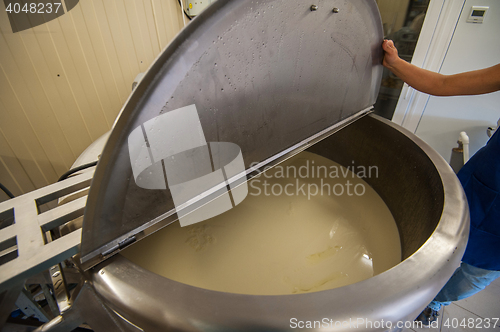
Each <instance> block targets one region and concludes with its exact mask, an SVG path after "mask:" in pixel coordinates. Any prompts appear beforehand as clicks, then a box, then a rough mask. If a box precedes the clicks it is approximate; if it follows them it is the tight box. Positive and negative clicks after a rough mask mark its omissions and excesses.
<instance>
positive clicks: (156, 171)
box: [81, 0, 383, 268]
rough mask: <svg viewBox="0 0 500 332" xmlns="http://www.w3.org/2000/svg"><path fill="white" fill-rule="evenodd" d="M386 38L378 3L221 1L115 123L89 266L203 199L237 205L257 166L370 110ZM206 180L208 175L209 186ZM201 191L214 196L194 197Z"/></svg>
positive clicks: (85, 250) (86, 229)
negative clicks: (244, 181) (219, 199)
mask: <svg viewBox="0 0 500 332" xmlns="http://www.w3.org/2000/svg"><path fill="white" fill-rule="evenodd" d="M312 4H315V5H317V9H316V10H312V9H313V8H312V7H311V5H312ZM333 8H338V10H336V11H334V10H333ZM382 39H383V32H382V26H381V20H380V16H379V13H378V9H377V5H376V3H375V1H373V0H349V1H340V0H332V1H324V0H321V1H317V3H307V2H304V1H303V0H274V1H273V0H271V1H249V0H218V1H216V2H215V3H213V4H212V5H211V6H209V7H208V8H207V9H206V10H205V11H204V12H203V13H202V14H201V15H199V16H198V17H196V18H195V19H194V20H193V21H192V22H190V23H189V24H188V25H187V26H186V27H185V28H184V29H183V30H182V31H181V32H180V33H179V35H178V36H177V37H176V38H175V39H174V40H173V41H172V42H171V43H170V44H169V45H168V47H167V48H166V49H165V50H164V51H163V52H162V54H161V55H160V56H159V57H158V58H157V59H156V61H155V62H154V63H153V65H152V66H151V67H150V68H149V70H148V72H147V73H146V75H145V76H144V78H143V79H142V81H141V82H140V83H139V85H138V86H137V88H136V89H135V91H134V92H133V94H132V95H131V96H130V98H129V99H128V100H127V102H126V104H125V106H124V108H123V110H122V111H121V114H120V116H119V118H118V120H117V121H116V123H115V125H114V128H113V131H112V133H111V135H110V137H109V140H108V142H107V144H106V147H105V148H104V151H103V153H102V156H101V158H100V161H99V165H98V167H97V170H96V172H95V176H94V179H93V181H92V186H91V189H90V193H89V197H88V201H87V206H86V211H85V218H84V224H83V232H82V245H81V254H82V262H84V267H86V268H88V267H90V266H93V265H95V264H96V263H98V262H100V261H102V260H103V259H105V258H106V257H107V256H109V255H111V254H113V253H115V252H117V251H118V250H120V249H121V248H123V247H125V246H126V245H129V244H130V243H132V242H134V241H135V240H137V239H140V238H142V237H143V236H146V235H148V234H150V233H151V232H153V231H155V230H157V229H159V228H160V227H163V226H165V225H167V224H168V223H170V222H172V221H175V220H177V219H178V218H179V217H183V216H186V215H187V216H195V215H196V213H195V212H193V211H198V210H195V209H194V208H192V206H195V207H200V206H202V205H203V204H205V203H206V201H207V200H208V199H209V198H210V199H213V198H214V197H216V196H218V197H221V196H220V193H221V192H224V191H225V189H226V187H230V188H231V189H232V190H231V192H233V194H232V196H231V197H229V196H228V197H226V198H228V199H229V198H231V204H233V205H234V204H237V200H238V199H241V197H243V198H244V195H243V194H244V193H243V194H241V195H239V196H238V194H237V193H236V189H237V186H238V185H240V184H241V183H242V175H241V174H243V175H244V174H246V173H250V172H251V171H252V170H254V169H255V167H254V168H252V166H255V165H257V166H256V167H260V168H261V167H262V166H264V165H266V164H273V163H276V162H277V161H279V160H281V159H283V158H286V157H287V156H288V155H289V154H291V153H294V152H295V151H298V150H300V149H301V148H304V147H305V146H307V145H308V144H311V142H313V141H314V140H317V139H320V138H321V136H322V135H327V134H328V133H329V132H331V130H333V129H334V128H338V127H340V125H343V124H344V125H345V124H346V123H347V122H348V121H350V120H353V119H355V118H356V117H357V116H359V114H360V113H363V112H364V111H365V110H366V109H368V108H370V107H371V106H372V105H373V104H374V103H375V100H376V96H377V93H378V87H379V84H380V79H381V74H382V66H381V58H382V50H381V43H382ZM224 165H226V166H227V167H226V166H224ZM207 167H208V168H207ZM241 171H243V173H241ZM183 172H188V174H189V176H183V175H182V174H181V173H183ZM217 172H218V173H217ZM183 174H184V173H183ZM184 175H185V174H184ZM194 175H196V176H200V177H204V179H206V181H205V182H204V184H203V185H202V186H201V187H200V185H198V184H196V183H194V182H192V181H191V180H193V176H194ZM230 179H231V180H230ZM179 186H181V187H179ZM202 187H203V188H202ZM193 188H194V190H195V191H196V190H199V191H200V193H201V192H203V193H204V194H203V195H201V194H200V195H193V194H192V195H191V196H190V195H189V193H188V194H186V193H187V191H189V190H191V189H193ZM207 192H208V194H207ZM214 195H215V196H214ZM242 195H243V196H242ZM200 199H202V200H203V199H205V201H203V202H202V203H200V201H199V200H200ZM228 202H229V200H228ZM228 204H229V203H228ZM189 206H191V209H190V208H189ZM176 207H177V210H176ZM230 207H231V205H229V208H230ZM183 209H185V210H184V211H188V212H191V213H190V214H188V213H184V214H182V212H180V210H183ZM204 213H205V212H204ZM186 218H188V217H186ZM186 220H187V219H186Z"/></svg>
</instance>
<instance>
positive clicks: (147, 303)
mask: <svg viewBox="0 0 500 332" xmlns="http://www.w3.org/2000/svg"><path fill="white" fill-rule="evenodd" d="M311 5H316V6H317V7H315V8H314V9H315V10H312V7H311ZM333 8H336V10H333ZM382 37H383V36H382V28H381V23H380V17H379V14H378V11H377V7H376V3H375V1H372V0H352V1H345V0H334V1H333V0H332V1H328V2H326V1H319V2H318V3H315V4H313V3H304V2H303V1H298V0H283V1H279V0H274V1H256V0H254V1H250V0H218V1H217V2H215V3H214V4H212V5H211V6H210V7H208V9H207V10H206V11H205V12H203V13H202V14H201V15H199V16H198V17H197V18H196V19H194V20H193V21H192V22H191V23H190V24H189V25H188V26H187V27H186V28H185V29H184V30H183V31H182V32H181V33H180V34H179V36H178V37H177V38H176V39H175V40H174V41H173V42H172V43H171V44H170V45H169V46H168V47H167V49H166V50H165V51H164V52H163V54H161V55H160V57H159V58H158V59H157V60H156V62H155V63H154V64H153V65H152V67H151V68H150V69H149V71H148V73H147V74H146V75H145V77H144V78H143V80H142V81H141V82H140V83H139V85H138V86H137V88H136V89H135V91H134V93H133V94H132V96H131V97H130V98H129V100H128V101H127V103H126V105H125V106H124V109H123V110H122V113H121V115H120V118H119V119H118V121H117V122H116V123H115V125H114V129H113V131H112V133H111V135H110V137H109V140H108V143H107V145H106V147H105V149H104V151H103V154H102V157H101V159H100V162H99V165H98V167H97V170H96V173H95V177H94V180H93V183H92V187H91V189H90V193H89V198H88V201H87V207H86V211H85V219H84V225H83V232H82V234H83V235H82V258H83V267H84V268H86V269H88V268H90V269H89V270H88V271H87V272H86V273H85V278H86V280H87V281H88V286H89V287H92V289H93V290H95V292H96V294H97V295H98V298H99V301H102V303H101V305H102V308H111V309H112V310H113V311H114V312H115V313H117V314H118V315H117V316H116V317H115V318H114V319H117V320H122V322H121V323H120V324H119V325H120V326H122V328H123V329H125V328H130V329H131V330H134V329H136V328H135V327H134V325H135V326H137V327H140V328H142V329H144V330H145V331H165V330H171V331H233V330H239V331H286V330H293V329H294V328H293V322H294V320H293V319H296V322H299V321H302V322H306V321H309V322H315V321H316V322H320V323H322V324H320V325H321V326H320V327H316V328H315V330H322V331H342V330H345V331H347V330H352V329H353V324H358V325H357V327H358V330H367V331H371V330H388V329H393V330H397V329H398V326H397V322H398V321H404V320H412V319H413V318H415V317H416V316H417V314H418V313H419V312H420V311H421V310H422V309H423V308H424V307H425V306H426V305H427V304H428V303H429V302H430V301H431V300H432V298H433V297H434V296H435V295H436V294H437V292H438V291H439V289H440V288H441V287H442V286H443V285H444V284H445V282H446V281H447V280H448V278H449V277H450V276H451V274H452V273H453V271H454V270H455V268H456V267H457V266H458V264H459V262H460V259H461V257H462V254H463V252H464V250H465V245H466V239H467V235H468V207H467V203H466V199H465V196H464V193H463V191H462V188H461V186H460V184H459V182H458V180H457V178H456V176H455V174H454V173H453V171H452V170H451V168H450V167H449V166H448V165H447V164H446V162H445V161H444V160H443V159H442V158H441V157H440V156H439V155H438V154H437V153H436V152H435V151H434V150H432V149H431V148H430V147H429V146H428V145H427V144H425V143H424V142H423V141H421V140H420V139H419V138H417V137H416V136H415V135H413V134H411V133H409V132H407V131H406V130H404V129H402V128H400V127H398V126H397V125H395V124H393V123H391V122H388V121H385V120H383V119H380V118H378V117H376V116H373V115H368V116H364V117H362V116H363V115H364V114H365V113H366V112H367V110H368V109H369V108H370V107H371V105H373V104H374V103H375V98H376V95H377V91H378V86H379V82H380V77H381V64H380V62H381V47H380V45H381V42H382ZM229 81H230V82H229ZM190 104H196V105H197V107H198V112H199V117H200V121H201V125H202V127H203V130H204V132H205V135H206V136H207V141H229V142H233V143H235V144H237V145H238V146H240V147H241V150H242V151H243V157H244V158H245V160H244V162H245V166H246V167H247V168H249V167H250V164H251V163H252V162H255V161H257V162H263V161H266V160H271V161H279V160H280V158H281V157H286V156H287V155H290V154H293V153H296V152H297V151H300V150H301V149H304V148H308V149H309V150H310V151H311V152H314V153H317V154H320V155H322V156H325V157H327V158H330V159H332V160H334V161H337V162H338V163H340V164H344V165H351V161H355V163H357V165H366V166H369V165H376V166H377V167H378V169H379V176H378V177H377V178H370V179H366V180H367V182H368V183H369V184H370V185H371V186H372V187H373V188H374V189H375V190H376V191H377V192H378V194H379V195H380V196H381V197H382V199H383V200H384V201H385V202H386V204H387V205H388V207H389V209H390V210H391V212H392V214H393V216H394V218H395V220H396V222H397V225H398V229H399V233H400V237H401V245H402V252H403V259H404V260H403V261H402V262H401V263H400V264H398V265H397V266H395V267H394V268H392V269H390V270H388V271H386V272H384V273H382V274H379V275H377V276H375V277H373V278H370V279H367V280H365V281H362V282H359V283H356V284H352V285H349V286H345V287H341V288H337V289H332V290H328V291H321V292H316V293H309V294H298V295H286V296H252V295H240V294H231V293H224V292H216V291H210V290H206V289H200V288H196V287H192V286H188V285H185V284H182V283H179V282H176V281H173V280H169V279H167V278H163V277H161V276H159V275H156V274H154V273H151V272H150V271H147V270H144V269H142V268H140V267H139V266H137V265H135V264H133V263H132V262H130V261H128V260H127V259H125V258H124V257H122V256H120V255H119V254H118V255H116V253H117V252H118V251H119V250H120V249H122V248H123V247H125V246H126V245H128V244H129V243H130V242H132V241H134V240H140V239H142V238H144V237H145V236H146V235H148V234H149V233H150V232H152V231H154V230H156V229H158V228H160V227H161V226H164V225H165V223H166V222H170V221H173V220H175V218H176V216H175V213H176V211H175V209H174V208H173V204H171V197H170V196H169V193H168V192H167V191H163V192H160V191H142V190H141V189H140V188H137V186H135V183H134V181H133V177H132V171H131V167H130V158H129V152H128V147H127V137H128V135H129V134H130V132H131V131H132V130H133V129H134V128H137V127H138V126H141V124H142V123H144V122H145V121H149V120H151V119H153V118H154V117H157V116H159V115H160V114H164V113H166V112H170V111H172V110H175V109H176V108H179V107H183V106H186V105H190ZM360 117H361V118H360ZM358 118H360V119H359V120H357V121H355V122H354V123H352V124H350V125H348V126H346V127H345V128H344V129H342V130H340V131H339V132H337V133H336V134H333V135H331V136H328V137H326V138H325V137H324V136H321V137H316V138H314V139H311V137H314V135H317V134H318V133H322V132H323V131H324V130H326V129H328V128H336V129H338V128H339V124H340V125H345V124H347V121H349V120H352V119H358ZM311 142H314V143H316V144H314V145H312V146H311ZM297 144H298V145H297ZM159 216H163V217H162V218H159ZM160 219H161V220H160ZM145 241H147V239H145ZM113 254H115V255H114V256H113ZM166 254H171V255H175V253H166ZM97 263H98V265H95V264H97ZM110 312H111V311H110ZM324 319H326V320H327V321H326V322H329V324H328V323H326V322H325V321H324ZM126 321H129V322H131V324H128V323H124V322H126ZM383 322H385V325H381V324H383ZM387 322H390V324H391V326H390V327H389V325H388V323H387ZM363 323H364V324H363ZM127 324H128V325H127ZM91 325H92V324H91ZM325 325H327V326H325ZM124 326H125V327H124Z"/></svg>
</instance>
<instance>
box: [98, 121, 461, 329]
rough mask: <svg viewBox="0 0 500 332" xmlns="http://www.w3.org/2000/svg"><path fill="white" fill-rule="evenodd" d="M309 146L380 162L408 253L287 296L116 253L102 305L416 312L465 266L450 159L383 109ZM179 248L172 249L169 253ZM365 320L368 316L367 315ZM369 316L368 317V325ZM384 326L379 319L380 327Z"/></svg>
mask: <svg viewBox="0 0 500 332" xmlns="http://www.w3.org/2000/svg"><path fill="white" fill-rule="evenodd" d="M309 151H311V152H314V153H317V154H320V155H323V156H325V157H328V158H330V159H332V160H334V161H337V162H339V163H341V164H343V163H344V164H346V165H351V161H352V160H354V161H356V163H357V165H366V166H368V165H377V166H378V167H379V177H378V178H372V179H367V181H368V182H369V184H370V185H371V186H372V187H373V188H374V189H375V190H376V191H377V192H378V193H379V195H380V196H381V197H382V198H383V199H384V201H385V202H386V204H387V205H388V206H389V208H390V210H391V212H392V214H393V215H394V218H395V220H396V222H397V225H398V229H399V233H400V237H401V245H402V252H403V258H404V260H403V261H402V262H401V263H400V264H398V265H397V266H395V267H393V268H392V269H390V270H388V271H386V272H383V273H382V274H379V275H377V276H375V277H372V278H370V279H367V280H364V281H362V282H359V283H356V284H352V285H349V286H344V287H341V288H337V289H332V290H328V291H321V292H316V293H309V294H298V295H284V296H253V295H240V294H230V293H223V292H216V291H210V290H205V289H201V288H197V287H192V286H188V285H185V284H182V283H179V282H176V281H173V280H169V279H167V278H164V277H161V276H159V275H156V274H154V273H152V272H150V271H147V270H144V269H142V268H141V267H139V266H137V265H136V264H134V263H132V262H130V261H128V260H127V259H125V258H124V257H122V256H120V255H117V256H115V257H112V258H110V259H109V260H107V261H105V262H104V263H101V264H100V265H98V266H96V267H95V268H94V269H92V270H91V271H92V273H91V277H90V279H91V280H92V283H93V285H94V287H95V290H96V291H97V293H98V294H99V296H101V297H102V299H103V300H104V302H105V303H106V305H108V306H109V307H110V308H112V309H113V310H115V311H116V312H118V313H119V314H120V315H122V316H123V317H125V318H126V319H127V320H129V321H130V322H132V323H134V324H135V325H137V326H139V327H141V328H142V329H144V330H145V331H165V330H169V329H170V330H172V331H233V330H240V331H286V330H291V325H290V320H291V319H292V318H296V319H297V320H300V321H321V322H323V319H324V318H327V319H328V320H330V319H331V320H332V321H333V322H341V323H342V322H346V323H345V324H344V326H338V325H337V326H335V324H333V326H331V324H330V325H329V326H328V328H324V327H323V328H316V329H313V330H317V331H320V330H321V331H348V330H352V329H353V328H352V327H348V326H347V325H346V324H347V322H350V324H352V325H351V326H355V323H359V326H358V327H359V329H357V330H364V331H376V330H380V331H382V330H387V329H386V328H378V329H377V328H375V326H374V325H373V324H380V322H382V321H383V322H386V325H385V326H386V327H387V326H389V325H388V323H387V322H391V323H390V324H391V325H392V326H393V329H394V328H396V327H397V322H398V321H405V320H410V321H411V320H413V319H414V318H415V317H416V316H417V315H418V313H419V312H420V311H421V310H422V309H423V308H424V307H425V306H426V305H427V304H428V303H429V302H430V301H431V300H432V298H433V297H434V296H435V295H436V294H437V292H438V291H439V290H440V288H441V287H442V286H443V285H444V284H445V282H446V281H447V280H448V278H449V277H450V276H451V274H452V273H453V271H454V270H455V268H456V267H457V266H458V265H459V262H460V260H461V257H462V254H463V252H464V249H465V245H466V242H467V236H468V227H469V223H468V207H467V203H466V199H465V197H464V194H463V191H462V188H461V186H460V184H459V182H458V180H457V178H456V176H455V174H454V173H453V171H452V170H451V168H450V167H449V166H448V164H447V163H446V162H445V161H444V160H443V158H441V157H440V156H439V155H438V154H437V153H436V152H435V151H434V150H433V149H432V148H430V147H429V146H428V145H427V144H426V143H424V142H423V141H422V140H420V139H419V138H418V137H416V136H415V135H413V134H411V133H409V132H408V131H406V130H404V129H402V128H401V127H399V126H397V125H395V124H393V123H391V122H389V121H386V120H383V119H381V118H379V117H377V116H373V115H369V116H367V117H364V118H362V119H360V120H358V121H356V122H354V123H353V124H351V125H349V126H348V127H346V128H344V129H343V130H341V131H339V132H338V133H336V134H334V135H333V136H330V137H329V138H327V139H325V140H323V141H321V142H319V143H317V144H316V145H314V146H312V147H311V148H309ZM166 254H175V253H166ZM362 321H363V322H365V323H366V324H363V323H362ZM369 322H372V324H371V325H370V323H369ZM379 326H380V325H379Z"/></svg>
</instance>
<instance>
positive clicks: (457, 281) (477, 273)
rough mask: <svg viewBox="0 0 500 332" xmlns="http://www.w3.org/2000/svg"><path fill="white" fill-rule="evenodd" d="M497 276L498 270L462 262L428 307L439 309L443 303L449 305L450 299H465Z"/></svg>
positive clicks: (499, 275)
mask: <svg viewBox="0 0 500 332" xmlns="http://www.w3.org/2000/svg"><path fill="white" fill-rule="evenodd" d="M498 277H500V271H492V270H485V269H481V268H478V267H474V266H472V265H469V264H466V263H462V264H461V265H460V267H459V268H458V269H456V270H455V273H454V274H453V276H452V277H451V278H450V280H449V281H448V282H447V283H446V285H445V286H444V287H443V288H442V289H441V291H440V292H439V293H438V295H436V297H435V298H434V300H433V301H432V302H431V303H430V304H429V305H428V307H429V308H431V309H432V310H435V311H439V310H441V306H443V305H449V304H451V302H452V301H458V300H462V299H465V298H467V297H469V296H472V295H474V294H476V293H477V292H479V291H481V290H483V289H484V288H485V287H486V286H488V285H489V284H490V283H491V282H492V281H493V280H495V279H496V278H498Z"/></svg>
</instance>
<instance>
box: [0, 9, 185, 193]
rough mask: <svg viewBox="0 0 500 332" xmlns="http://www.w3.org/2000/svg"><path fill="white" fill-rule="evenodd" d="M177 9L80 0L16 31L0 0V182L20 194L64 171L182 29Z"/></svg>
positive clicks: (106, 124) (105, 126) (108, 122)
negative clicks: (49, 18)
mask: <svg viewBox="0 0 500 332" xmlns="http://www.w3.org/2000/svg"><path fill="white" fill-rule="evenodd" d="M179 8H180V7H179V5H178V3H177V0H132V1H129V0H81V1H80V2H79V3H78V4H77V5H76V6H75V8H73V9H72V10H71V11H69V12H68V13H67V14H65V15H63V16H60V17H59V18H57V19H54V20H52V21H50V22H47V23H45V24H42V25H39V26H36V27H34V28H31V29H27V30H24V31H20V32H16V33H13V32H12V29H11V27H10V24H9V20H8V18H7V13H6V11H5V6H4V3H3V2H1V3H0V182H1V183H2V184H4V185H5V186H6V187H7V188H9V189H10V191H12V193H13V194H14V195H16V196H17V195H20V194H22V193H26V192H29V191H32V190H34V189H37V188H40V187H43V186H46V185H48V184H51V183H54V182H55V181H56V180H57V179H58V177H59V176H60V175H61V174H63V173H64V172H66V171H67V170H68V169H69V168H70V166H71V164H73V162H74V161H75V159H76V158H77V157H78V156H79V155H80V153H82V151H83V150H84V149H85V148H86V147H87V146H88V145H89V144H90V143H92V142H93V141H94V140H96V139H97V138H98V137H100V136H101V135H102V134H104V133H105V132H106V131H108V130H109V129H110V128H111V125H112V123H113V121H114V120H115V118H116V116H117V114H118V112H119V111H120V109H121V107H122V106H123V103H124V102H125V100H126V99H127V97H128V96H129V94H130V92H131V89H132V82H133V80H134V78H135V76H136V75H137V74H138V73H140V72H144V71H145V70H147V68H148V67H149V65H150V64H151V63H152V61H153V60H154V59H155V58H156V56H158V54H159V53H160V52H161V50H162V49H163V48H164V47H165V46H166V45H167V44H168V43H169V42H170V40H171V39H172V38H173V37H174V36H175V35H176V34H177V33H178V32H179V30H180V29H181V28H182V26H183V24H182V16H181V13H180V9H179ZM5 199H7V196H6V195H5V194H4V193H3V192H2V191H0V202H1V201H3V200H5Z"/></svg>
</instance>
